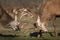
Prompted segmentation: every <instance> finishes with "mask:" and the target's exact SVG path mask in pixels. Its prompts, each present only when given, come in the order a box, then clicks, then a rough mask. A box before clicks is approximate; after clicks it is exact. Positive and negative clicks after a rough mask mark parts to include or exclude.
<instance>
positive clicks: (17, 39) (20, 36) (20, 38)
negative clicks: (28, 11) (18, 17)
mask: <svg viewBox="0 0 60 40" xmlns="http://www.w3.org/2000/svg"><path fill="white" fill-rule="evenodd" d="M59 20H60V18H57V20H56V28H57V30H56V31H57V32H58V33H59V35H58V37H54V36H50V35H49V34H48V33H43V36H42V37H40V38H38V37H30V36H29V34H30V32H34V31H36V30H32V29H27V30H23V31H13V30H11V29H8V28H3V27H0V40H60V27H59V26H60V21H59ZM22 21H23V20H22ZM29 21H31V20H28V21H27V22H26V20H24V21H23V23H29ZM32 22H33V21H31V23H30V26H31V25H32ZM49 24H50V26H52V22H50V23H49ZM26 26H27V25H26ZM24 27H25V26H24ZM27 27H28V26H27ZM32 27H33V26H32ZM48 29H49V31H50V32H53V27H49V28H48ZM52 34H53V33H52ZM53 35H54V34H53Z"/></svg>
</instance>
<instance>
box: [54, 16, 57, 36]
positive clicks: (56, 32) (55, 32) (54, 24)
mask: <svg viewBox="0 0 60 40" xmlns="http://www.w3.org/2000/svg"><path fill="white" fill-rule="evenodd" d="M55 23H56V17H53V27H54V33H55V36H56V37H57V31H56V25H55Z"/></svg>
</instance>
